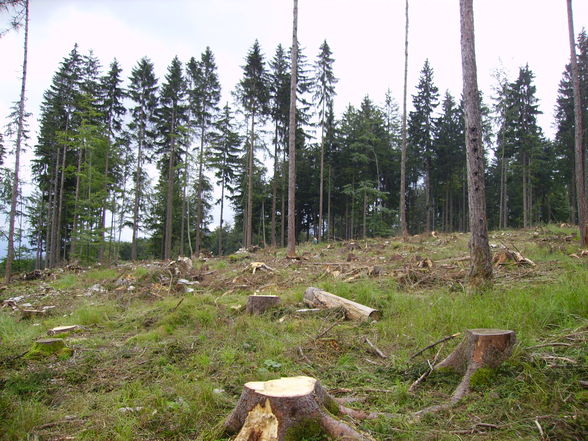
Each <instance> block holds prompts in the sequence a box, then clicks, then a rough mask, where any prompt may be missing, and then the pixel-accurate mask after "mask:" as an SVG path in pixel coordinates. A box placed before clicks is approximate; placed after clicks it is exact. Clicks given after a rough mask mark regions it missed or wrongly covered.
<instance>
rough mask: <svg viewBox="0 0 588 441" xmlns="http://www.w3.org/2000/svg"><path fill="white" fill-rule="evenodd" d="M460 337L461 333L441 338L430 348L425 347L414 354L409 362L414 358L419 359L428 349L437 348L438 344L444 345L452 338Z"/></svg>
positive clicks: (429, 346)
mask: <svg viewBox="0 0 588 441" xmlns="http://www.w3.org/2000/svg"><path fill="white" fill-rule="evenodd" d="M460 335H461V332H456V333H455V334H451V335H448V336H447V337H443V338H440V339H439V340H437V341H436V342H434V343H431V344H430V345H428V346H425V347H424V348H423V349H421V350H420V351H418V352H415V353H414V354H412V355H411V356H410V358H409V360H412V359H413V358H415V357H417V356H419V355H421V354H422V353H423V352H425V351H426V350H427V349H431V348H434V347H435V346H437V345H438V344H440V343H444V342H446V341H447V340H451V339H452V338H455V337H459V336H460Z"/></svg>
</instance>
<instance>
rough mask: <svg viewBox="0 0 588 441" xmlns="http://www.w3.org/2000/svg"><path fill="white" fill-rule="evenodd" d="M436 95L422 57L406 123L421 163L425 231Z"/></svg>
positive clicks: (430, 213)
mask: <svg viewBox="0 0 588 441" xmlns="http://www.w3.org/2000/svg"><path fill="white" fill-rule="evenodd" d="M438 98H439V92H438V89H437V87H436V86H435V84H434V83H433V69H432V68H431V66H430V65H429V60H425V64H424V66H423V68H422V70H421V76H420V78H419V83H418V85H417V94H416V95H413V106H414V109H415V110H414V111H412V112H410V118H409V122H408V132H409V136H410V142H411V146H412V148H413V149H414V150H413V151H414V152H415V155H417V156H418V158H420V159H419V162H422V167H421V168H420V173H421V174H422V176H423V178H424V186H425V216H426V217H425V231H431V230H432V229H433V222H434V209H433V197H434V195H433V188H432V185H431V184H432V183H431V173H432V168H433V158H434V152H433V135H434V116H433V112H434V111H435V109H436V107H437V105H438V104H439V100H438Z"/></svg>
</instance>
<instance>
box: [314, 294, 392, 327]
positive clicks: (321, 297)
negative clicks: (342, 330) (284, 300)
mask: <svg viewBox="0 0 588 441" xmlns="http://www.w3.org/2000/svg"><path fill="white" fill-rule="evenodd" d="M303 300H304V303H306V304H307V305H309V306H312V307H313V308H326V309H330V308H343V309H344V310H345V316H346V317H347V318H348V319H349V320H380V319H381V318H382V313H381V312H380V311H378V310H377V309H374V308H370V307H369V306H365V305H362V304H361V303H357V302H354V301H352V300H348V299H345V298H343V297H339V296H336V295H335V294H331V293H330V292H327V291H323V290H321V289H318V288H313V287H310V288H307V289H306V291H305V292H304V299H303Z"/></svg>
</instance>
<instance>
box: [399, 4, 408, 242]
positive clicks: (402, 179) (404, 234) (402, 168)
mask: <svg viewBox="0 0 588 441" xmlns="http://www.w3.org/2000/svg"><path fill="white" fill-rule="evenodd" d="M405 16H406V20H405V28H404V90H403V99H402V147H401V153H400V231H401V233H402V238H403V239H404V240H407V239H408V224H407V222H406V153H407V150H408V141H407V136H406V85H407V77H408V0H406V2H405Z"/></svg>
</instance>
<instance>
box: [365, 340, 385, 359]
mask: <svg viewBox="0 0 588 441" xmlns="http://www.w3.org/2000/svg"><path fill="white" fill-rule="evenodd" d="M365 342H366V343H367V344H368V346H369V347H370V348H371V350H372V352H374V354H376V355H377V356H378V357H381V358H384V359H386V358H388V356H387V355H386V354H384V353H383V352H382V351H381V350H380V349H379V348H378V347H377V346H376V345H375V344H373V343H372V342H371V341H370V339H369V338H367V337H366V338H365Z"/></svg>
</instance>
